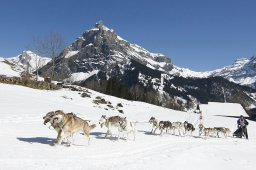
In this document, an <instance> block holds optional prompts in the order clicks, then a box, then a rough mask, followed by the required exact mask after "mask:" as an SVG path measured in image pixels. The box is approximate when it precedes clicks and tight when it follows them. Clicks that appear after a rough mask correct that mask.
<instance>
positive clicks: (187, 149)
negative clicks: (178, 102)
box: [0, 84, 256, 170]
mask: <svg viewBox="0 0 256 170" xmlns="http://www.w3.org/2000/svg"><path fill="white" fill-rule="evenodd" d="M89 91H90V92H92V93H91V98H82V97H80V94H78V92H75V91H70V90H68V89H61V90H58V91H46V90H35V89H30V88H26V87H22V86H16V85H6V84H0V108H1V109H0V129H1V133H0V139H1V140H0V148H1V152H0V169H8V170H9V169H19V170H20V169H26V170H27V169H33V170H34V169H90V170H92V169H100V170H102V169H110V170H111V169H119V170H120V169H121V170H124V169H127V170H128V169H129V170H131V169H138V170H142V169H143V170H144V169H145V170H148V169H159V170H160V169H168V170H169V169H196V170H210V169H212V170H216V169H218V170H219V169H225V170H227V169H232V170H236V169H237V170H241V169H247V170H253V169H255V157H256V152H255V150H256V133H255V129H256V123H255V122H252V121H249V126H248V133H249V140H245V139H237V138H232V137H228V138H227V139H226V138H213V137H212V138H209V139H204V138H200V137H198V128H197V126H198V121H197V120H198V115H197V114H195V113H185V112H178V111H174V110H170V109H166V108H162V107H157V106H153V105H150V104H146V103H142V102H132V101H126V100H122V99H118V98H115V97H111V96H107V95H103V94H100V93H97V92H94V91H91V90H89ZM96 96H101V97H103V98H104V99H106V100H107V101H110V102H111V103H112V105H113V106H114V107H115V106H116V105H117V103H122V105H123V108H119V109H122V110H123V111H124V114H120V113H119V112H118V111H117V109H113V110H111V109H108V110H106V108H108V107H107V106H106V105H96V104H94V103H93V102H92V100H93V99H95V97H96ZM212 106H213V105H212ZM205 108H206V107H204V109H205ZM215 108H216V107H208V109H212V110H208V111H207V115H205V119H206V121H205V123H206V126H214V125H216V126H225V127H228V128H230V129H231V131H234V130H236V118H230V117H222V116H215V115H216V114H215V112H214V109H215ZM221 108H222V109H223V112H220V111H218V114H217V115H220V114H222V115H225V114H226V113H227V112H228V113H229V114H228V115H229V116H239V115H240V114H244V113H241V112H236V111H235V110H237V108H238V107H237V105H236V104H227V105H225V104H221ZM58 109H61V110H63V111H65V112H74V113H76V114H77V115H78V116H79V117H81V118H84V119H90V120H92V122H91V123H95V124H97V127H96V128H95V129H93V130H92V134H91V144H90V145H89V146H88V144H87V139H86V138H85V136H84V135H80V134H78V135H76V136H75V144H74V145H73V146H71V147H65V146H50V144H51V143H52V141H53V140H54V139H55V138H56V135H57V134H56V132H55V131H54V130H50V129H49V128H48V126H49V125H47V126H45V125H43V119H42V117H43V116H44V115H45V114H46V113H47V112H49V111H53V110H58ZM232 109H233V113H234V115H230V113H231V112H232ZM103 114H106V115H121V116H126V117H127V119H129V120H132V121H139V122H140V123H138V125H137V133H136V140H135V141H126V140H123V139H120V140H119V141H117V140H116V138H104V135H105V132H106V129H105V128H102V129H101V128H100V127H99V125H98V120H99V119H100V117H101V115H103ZM151 116H155V117H156V118H157V119H159V120H170V121H185V120H187V121H189V122H192V123H194V124H195V126H196V131H195V132H194V133H193V135H192V136H191V137H189V136H186V137H180V136H175V135H171V134H165V135H163V136H159V135H152V134H150V133H149V132H150V131H151V125H150V124H148V123H146V122H148V120H149V118H150V117H151ZM157 133H158V134H159V132H157ZM114 134H116V130H114Z"/></svg>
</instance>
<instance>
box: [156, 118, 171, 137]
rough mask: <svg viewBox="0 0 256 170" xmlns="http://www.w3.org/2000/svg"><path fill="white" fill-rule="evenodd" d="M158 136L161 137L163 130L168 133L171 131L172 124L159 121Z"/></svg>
mask: <svg viewBox="0 0 256 170" xmlns="http://www.w3.org/2000/svg"><path fill="white" fill-rule="evenodd" d="M159 129H160V135H163V131H164V130H165V131H166V133H168V132H169V131H170V130H171V129H172V123H171V122H170V121H160V122H159Z"/></svg>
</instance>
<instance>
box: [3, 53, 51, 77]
mask: <svg viewBox="0 0 256 170" xmlns="http://www.w3.org/2000/svg"><path fill="white" fill-rule="evenodd" d="M50 60H51V59H50V58H47V57H41V56H38V55H37V54H35V53H33V52H32V51H23V52H22V54H19V55H18V56H16V57H11V58H0V68H1V69H0V75H1V74H2V75H6V76H16V77H19V76H20V75H21V73H22V72H26V71H29V72H30V73H32V72H34V71H36V70H37V69H38V68H40V67H43V66H44V65H46V64H47V63H48V62H49V61H50Z"/></svg>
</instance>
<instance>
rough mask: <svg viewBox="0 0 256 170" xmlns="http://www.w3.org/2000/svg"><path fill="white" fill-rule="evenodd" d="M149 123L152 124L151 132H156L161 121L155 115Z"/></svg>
mask: <svg viewBox="0 0 256 170" xmlns="http://www.w3.org/2000/svg"><path fill="white" fill-rule="evenodd" d="M149 123H150V124H152V130H151V133H154V134H156V130H157V129H158V128H159V121H158V120H157V119H156V118H155V117H151V118H150V119H149Z"/></svg>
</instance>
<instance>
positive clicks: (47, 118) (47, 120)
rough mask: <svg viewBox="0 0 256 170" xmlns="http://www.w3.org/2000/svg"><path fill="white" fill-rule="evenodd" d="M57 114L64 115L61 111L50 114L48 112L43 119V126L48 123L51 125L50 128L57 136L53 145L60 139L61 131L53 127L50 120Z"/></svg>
mask: <svg viewBox="0 0 256 170" xmlns="http://www.w3.org/2000/svg"><path fill="white" fill-rule="evenodd" d="M58 113H64V112H63V111H62V110H56V111H51V112H48V113H46V115H45V116H44V117H43V119H44V125H46V124H47V123H48V122H50V123H51V126H52V127H53V128H54V130H55V131H56V132H57V133H58V135H57V138H56V139H55V140H54V143H56V142H57V141H58V140H59V139H60V136H61V129H60V128H59V127H58V126H56V125H54V124H53V123H52V122H51V119H52V118H53V117H54V116H55V115H57V114H58Z"/></svg>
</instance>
